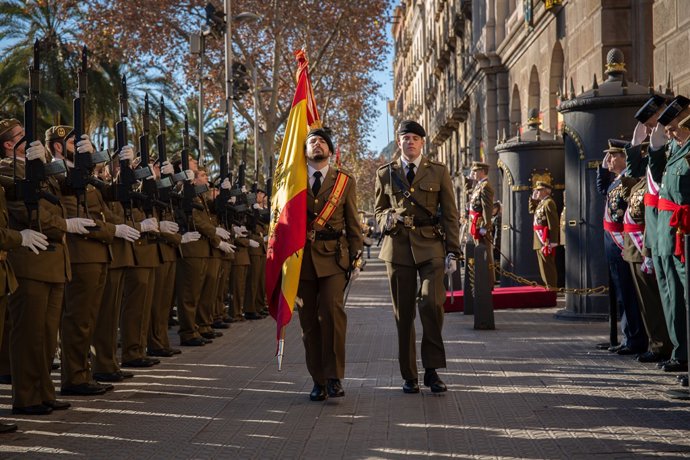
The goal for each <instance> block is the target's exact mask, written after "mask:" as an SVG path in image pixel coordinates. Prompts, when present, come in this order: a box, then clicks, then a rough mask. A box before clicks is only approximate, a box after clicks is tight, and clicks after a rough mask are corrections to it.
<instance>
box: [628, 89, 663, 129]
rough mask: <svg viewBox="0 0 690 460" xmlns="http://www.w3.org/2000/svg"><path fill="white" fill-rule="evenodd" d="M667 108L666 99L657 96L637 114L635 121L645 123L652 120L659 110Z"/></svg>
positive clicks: (646, 103)
mask: <svg viewBox="0 0 690 460" xmlns="http://www.w3.org/2000/svg"><path fill="white" fill-rule="evenodd" d="M665 106H666V99H664V98H663V97H662V96H659V95H657V94H655V95H654V96H652V97H650V98H649V100H648V101H647V102H645V104H644V105H643V106H642V107H641V108H640V110H638V111H637V113H636V114H635V119H636V120H637V121H639V122H640V123H645V122H646V121H647V120H649V119H650V118H652V115H654V114H655V113H657V112H658V111H659V110H661V109H663V108H664V107H665Z"/></svg>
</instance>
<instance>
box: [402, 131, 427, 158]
mask: <svg viewBox="0 0 690 460" xmlns="http://www.w3.org/2000/svg"><path fill="white" fill-rule="evenodd" d="M398 147H400V151H401V152H402V154H403V156H404V157H405V159H406V160H408V161H414V160H416V159H417V157H418V156H419V155H421V154H422V147H424V139H422V138H421V137H420V136H418V135H416V134H413V133H405V134H403V135H402V136H398Z"/></svg>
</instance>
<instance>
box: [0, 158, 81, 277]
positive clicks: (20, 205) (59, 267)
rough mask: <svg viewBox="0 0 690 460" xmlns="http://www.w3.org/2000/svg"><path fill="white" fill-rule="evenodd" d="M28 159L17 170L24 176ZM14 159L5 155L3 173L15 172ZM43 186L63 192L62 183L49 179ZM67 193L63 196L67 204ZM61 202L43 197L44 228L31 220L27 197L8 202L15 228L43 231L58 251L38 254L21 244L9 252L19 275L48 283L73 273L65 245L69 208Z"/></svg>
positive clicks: (1, 166)
mask: <svg viewBox="0 0 690 460" xmlns="http://www.w3.org/2000/svg"><path fill="white" fill-rule="evenodd" d="M24 167H25V164H24V161H21V160H18V161H17V165H16V174H17V177H18V178H20V179H21V178H24ZM13 169H14V168H13V159H11V158H5V159H3V160H2V161H0V174H2V175H4V176H11V175H12V170H13ZM43 190H44V191H46V192H49V193H52V194H53V195H56V196H59V195H60V191H59V186H58V183H57V182H56V181H55V180H53V179H49V180H48V181H47V183H45V184H44V185H43ZM64 201H65V200H64V197H60V202H61V204H64ZM61 204H51V203H50V202H48V201H47V200H43V199H42V200H39V202H38V206H39V216H40V228H36V222H29V215H28V212H27V210H26V206H25V205H24V202H23V201H10V202H8V203H7V210H8V212H9V226H10V228H12V229H15V230H23V229H25V228H33V229H34V230H39V231H41V232H42V233H43V234H44V235H46V236H47V237H48V241H49V242H50V244H51V245H52V246H54V247H55V250H54V251H39V254H35V253H34V252H33V251H31V250H30V249H28V248H25V247H18V248H16V249H13V250H12V251H11V252H10V253H9V256H8V258H9V261H10V264H11V265H12V269H13V270H14V274H15V275H16V276H17V278H26V279H31V280H35V281H42V282H47V283H64V282H66V281H69V280H70V279H71V277H72V271H71V268H70V252H69V251H68V249H67V246H65V232H66V231H67V224H66V223H65V219H64V217H65V209H64V207H63V206H61Z"/></svg>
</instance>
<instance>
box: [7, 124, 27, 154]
mask: <svg viewBox="0 0 690 460" xmlns="http://www.w3.org/2000/svg"><path fill="white" fill-rule="evenodd" d="M22 137H24V128H22V127H21V126H19V125H17V126H15V127H14V128H12V134H11V137H10V138H9V139H8V140H6V141H5V142H3V143H2V147H3V149H4V150H5V152H7V156H8V157H9V156H12V151H13V149H14V145H15V144H16V143H17V142H19V139H21V138H22ZM25 146H26V143H25V142H24V143H22V144H21V145H20V146H18V147H17V154H18V155H21V156H24V150H25Z"/></svg>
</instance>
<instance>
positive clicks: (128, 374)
mask: <svg viewBox="0 0 690 460" xmlns="http://www.w3.org/2000/svg"><path fill="white" fill-rule="evenodd" d="M117 373H118V374H120V375H121V376H122V378H123V379H131V378H132V377H134V372H129V371H123V370H122V369H120V370H119V371H117Z"/></svg>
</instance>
